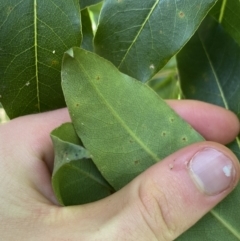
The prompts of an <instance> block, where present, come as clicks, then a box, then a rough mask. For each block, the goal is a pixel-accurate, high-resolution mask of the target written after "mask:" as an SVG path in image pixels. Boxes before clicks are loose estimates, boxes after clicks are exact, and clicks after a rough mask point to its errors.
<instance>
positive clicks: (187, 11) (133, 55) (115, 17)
mask: <svg viewBox="0 0 240 241" xmlns="http://www.w3.org/2000/svg"><path fill="white" fill-rule="evenodd" d="M215 2H216V1H202V2H201V4H199V1H191V3H188V4H185V2H184V1H177V2H176V1H159V0H151V1H140V0H138V1H131V0H127V1H126V0H125V1H105V2H104V4H103V9H102V11H101V15H100V21H99V26H98V29H97V32H96V36H95V42H94V43H95V50H96V52H97V53H98V54H99V55H101V56H103V57H104V58H106V59H108V60H110V61H111V62H112V63H113V64H114V65H115V66H117V67H118V68H119V70H120V71H121V72H123V73H125V74H128V75H129V76H132V77H134V78H136V79H138V80H141V81H142V82H146V81H147V80H149V79H151V78H152V77H153V76H154V75H155V74H156V73H157V72H158V71H159V70H160V69H161V68H162V67H163V66H164V65H165V64H166V63H167V62H168V60H169V59H170V58H171V57H172V56H173V55H175V54H176V53H177V52H178V51H179V50H180V49H181V48H182V46H183V45H184V44H185V43H186V42H187V40H188V39H189V38H190V37H191V36H192V34H193V33H194V32H195V30H196V29H197V27H198V26H199V24H200V22H201V20H202V19H203V18H204V16H205V15H206V14H207V12H208V10H210V8H211V7H212V6H213V5H214V3H215ZM192 14H195V15H196V16H195V18H194V21H189V19H188V18H190V16H191V15H192ZM166 16H167V17H166Z"/></svg>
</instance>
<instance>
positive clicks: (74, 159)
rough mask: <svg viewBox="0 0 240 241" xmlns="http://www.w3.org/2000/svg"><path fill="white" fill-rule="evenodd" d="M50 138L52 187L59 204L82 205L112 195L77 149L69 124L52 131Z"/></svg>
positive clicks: (78, 143) (82, 150)
mask: <svg viewBox="0 0 240 241" xmlns="http://www.w3.org/2000/svg"><path fill="white" fill-rule="evenodd" d="M51 138H52V142H53V145H54V150H55V159H54V169H53V175H52V186H53V190H54V193H55V195H56V197H57V199H58V201H59V203H60V204H62V205H65V206H69V205H79V204H85V203H89V202H93V201H97V200H100V199H102V198H104V197H107V196H109V195H110V194H112V193H113V192H114V190H113V189H112V187H111V186H110V185H109V184H108V183H107V182H106V180H105V179H104V178H103V177H102V175H101V174H100V173H99V171H98V169H97V168H96V166H95V164H94V163H93V162H92V160H91V155H90V153H89V152H88V151H87V150H86V149H85V148H84V147H82V146H81V145H82V143H81V141H80V140H79V138H78V136H77V135H76V133H75V130H74V128H73V125H72V124H71V123H65V124H63V125H61V126H60V127H58V128H56V129H55V130H53V131H52V133H51Z"/></svg>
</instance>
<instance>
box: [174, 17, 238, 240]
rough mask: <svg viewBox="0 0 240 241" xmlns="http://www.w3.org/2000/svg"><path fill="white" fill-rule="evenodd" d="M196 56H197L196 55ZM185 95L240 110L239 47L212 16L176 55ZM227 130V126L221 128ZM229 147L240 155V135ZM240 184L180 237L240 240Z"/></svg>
mask: <svg viewBox="0 0 240 241" xmlns="http://www.w3.org/2000/svg"><path fill="white" fill-rule="evenodd" d="M196 56H197V57H196ZM177 60H178V67H179V73H180V79H181V84H182V89H183V93H184V95H185V97H186V98H189V99H197V100H202V101H206V102H209V103H213V104H216V105H220V106H223V107H225V108H227V109H230V110H232V111H234V112H235V113H236V114H238V113H239V103H240V47H239V46H238V44H237V43H236V42H235V41H234V40H233V39H232V38H231V37H230V36H229V35H228V34H226V33H225V31H224V30H223V28H222V26H221V25H219V24H218V23H217V22H216V21H214V20H213V19H212V18H207V19H206V20H204V22H203V24H202V26H201V27H200V29H199V30H198V32H197V33H196V34H195V35H194V36H193V38H192V39H191V40H190V41H189V42H188V44H187V45H186V46H185V47H184V48H183V49H182V51H181V52H180V53H179V54H178V56H177ZM222 131H224V130H222ZM230 148H231V149H232V150H233V151H234V152H235V154H236V155H237V156H238V158H239V159H240V142H239V137H238V138H237V139H236V141H234V142H233V143H232V144H231V145H230ZM239 199H240V186H239V185H238V186H237V188H236V190H234V191H233V193H231V194H230V195H229V196H228V197H227V199H225V200H224V201H223V202H221V203H220V204H219V205H218V206H217V207H216V208H214V209H213V210H212V211H211V212H210V213H209V214H208V215H206V216H205V217H204V219H203V220H201V221H200V222H199V223H197V224H196V225H195V226H194V227H193V228H192V229H190V230H189V231H187V232H186V233H185V234H184V235H183V236H182V237H181V238H179V239H178V240H193V237H194V240H199V241H200V240H218V241H225V240H228V241H235V240H240V226H239V224H240V209H239Z"/></svg>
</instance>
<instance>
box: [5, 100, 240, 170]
mask: <svg viewBox="0 0 240 241" xmlns="http://www.w3.org/2000/svg"><path fill="white" fill-rule="evenodd" d="M167 103H168V104H169V105H170V107H172V108H173V109H174V110H175V111H176V112H177V113H178V114H179V115H180V116H181V117H182V118H183V119H185V120H186V121H187V122H188V123H189V124H190V125H192V126H193V128H195V129H196V130H197V131H198V132H199V133H200V134H202V135H203V137H204V138H205V139H206V140H209V141H215V142H219V143H222V144H226V143H229V142H230V141H232V140H233V139H234V138H235V137H236V136H237V134H238V133H239V128H240V126H239V120H238V119H237V117H236V116H235V115H234V114H233V113H232V112H230V111H228V110H225V109H223V108H221V107H218V106H214V105H211V104H207V103H204V102H200V101H191V100H181V101H179V100H171V101H167ZM68 121H70V117H69V114H68V111H67V109H66V108H65V109H59V110H55V111H51V112H46V113H41V114H37V115H30V116H24V117H21V118H17V119H15V120H13V121H11V122H10V123H9V125H10V126H9V128H8V130H7V135H8V136H14V139H13V138H11V141H12V142H14V141H15V142H16V143H18V144H19V143H21V144H22V145H25V148H27V149H28V150H29V145H31V149H32V150H34V153H36V154H37V155H40V157H43V159H44V160H45V162H46V163H47V165H48V167H49V169H50V170H51V169H52V166H53V149H52V143H51V139H50V136H49V135H50V132H51V131H52V130H53V129H54V128H56V127H58V126H59V125H61V124H62V123H64V122H68ZM11 133H12V135H11ZM23 138H24V140H25V141H24V142H22V141H21V140H22V139H23ZM15 145H16V144H15Z"/></svg>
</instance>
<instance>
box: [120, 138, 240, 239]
mask: <svg viewBox="0 0 240 241" xmlns="http://www.w3.org/2000/svg"><path fill="white" fill-rule="evenodd" d="M238 180H239V163H238V160H237V159H236V157H235V156H234V155H233V154H232V152H231V151H230V150H228V149H227V148H226V147H224V146H222V145H219V144H217V143H211V142H203V143H200V144H199V143H197V144H194V145H191V146H188V147H186V148H184V149H182V150H180V151H178V152H176V153H174V154H172V155H170V156H168V157H167V158H165V159H164V160H163V161H162V162H160V163H158V164H156V165H154V166H152V167H151V168H149V169H148V170H147V171H146V172H144V173H143V174H142V175H140V176H139V177H138V178H136V179H135V180H134V181H133V182H132V183H131V184H130V185H129V186H128V187H126V189H125V190H124V189H123V190H122V193H119V195H122V196H125V197H126V196H129V197H128V199H129V200H128V201H127V204H126V205H129V206H131V208H129V214H128V213H126V214H127V215H128V218H125V220H128V219H131V220H129V222H127V221H125V222H126V223H128V225H133V226H134V225H135V226H136V225H137V227H135V228H136V229H135V230H138V231H137V232H139V230H140V232H139V233H140V236H139V237H138V239H135V240H174V239H175V238H176V237H178V236H179V235H180V234H182V233H183V232H184V231H186V230H187V229H189V228H190V227H191V226H192V225H194V224H195V223H196V222H197V221H198V220H199V219H200V218H201V217H202V216H203V215H204V214H206V213H207V212H208V211H210V210H211V209H212V208H213V207H214V206H215V205H216V204H217V203H219V202H220V201H221V200H222V199H223V198H224V197H226V196H227V195H228V194H229V193H230V192H231V191H232V190H233V188H234V187H235V186H236V185H237V182H238ZM124 192H125V194H123V193H124ZM144 235H146V236H145V237H144ZM143 237H144V238H143ZM128 240H130V239H128Z"/></svg>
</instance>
